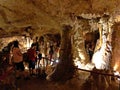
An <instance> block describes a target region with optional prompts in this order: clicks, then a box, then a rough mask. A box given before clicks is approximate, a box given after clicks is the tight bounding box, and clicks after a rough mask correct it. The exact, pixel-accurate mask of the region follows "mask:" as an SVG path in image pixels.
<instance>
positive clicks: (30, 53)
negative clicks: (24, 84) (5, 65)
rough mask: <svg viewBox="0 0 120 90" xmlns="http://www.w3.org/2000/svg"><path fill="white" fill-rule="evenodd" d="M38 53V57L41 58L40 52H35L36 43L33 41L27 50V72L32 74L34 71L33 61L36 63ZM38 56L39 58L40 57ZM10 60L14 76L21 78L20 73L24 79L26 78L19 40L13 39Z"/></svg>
mask: <svg viewBox="0 0 120 90" xmlns="http://www.w3.org/2000/svg"><path fill="white" fill-rule="evenodd" d="M37 55H39V57H41V58H42V56H41V54H40V53H39V54H37V53H36V44H35V43H33V44H32V45H31V48H29V49H28V50H27V57H28V59H29V60H28V61H29V62H28V63H29V73H30V75H34V72H35V63H36V57H37ZM41 58H40V59H41ZM12 62H13V64H14V66H15V69H16V78H21V75H22V76H23V77H24V78H25V79H26V78H28V75H26V74H25V72H24V71H25V67H24V61H23V54H22V52H21V50H20V48H19V42H18V41H14V44H13V47H12Z"/></svg>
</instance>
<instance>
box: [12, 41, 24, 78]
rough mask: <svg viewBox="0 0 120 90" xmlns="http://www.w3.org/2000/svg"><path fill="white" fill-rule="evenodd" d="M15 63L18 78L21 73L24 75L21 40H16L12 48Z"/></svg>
mask: <svg viewBox="0 0 120 90" xmlns="http://www.w3.org/2000/svg"><path fill="white" fill-rule="evenodd" d="M12 54H13V63H14V66H15V68H16V78H17V79H19V78H20V77H21V75H24V64H23V55H22V52H21V50H20V48H19V42H18V41H17V40H16V41H14V43H13V48H12Z"/></svg>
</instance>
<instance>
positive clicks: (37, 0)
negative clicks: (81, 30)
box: [0, 0, 120, 37]
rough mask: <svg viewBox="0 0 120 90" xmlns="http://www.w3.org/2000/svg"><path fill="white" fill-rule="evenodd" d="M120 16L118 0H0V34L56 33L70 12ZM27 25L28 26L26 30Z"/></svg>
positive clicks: (89, 15) (87, 16) (68, 20)
mask: <svg viewBox="0 0 120 90" xmlns="http://www.w3.org/2000/svg"><path fill="white" fill-rule="evenodd" d="M73 13H74V15H76V16H81V15H82V16H84V17H85V18H92V17H97V16H101V15H103V14H105V13H107V14H109V15H111V16H113V17H114V18H117V17H120V0H0V36H1V37H3V36H5V37H6V36H11V35H12V36H13V35H25V34H27V33H32V34H34V35H38V34H39V35H42V34H46V33H51V34H53V33H59V32H60V30H61V26H62V24H70V23H71V22H72V21H71V14H73ZM26 28H29V29H30V30H27V31H26Z"/></svg>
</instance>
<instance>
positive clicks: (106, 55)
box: [92, 24, 112, 70]
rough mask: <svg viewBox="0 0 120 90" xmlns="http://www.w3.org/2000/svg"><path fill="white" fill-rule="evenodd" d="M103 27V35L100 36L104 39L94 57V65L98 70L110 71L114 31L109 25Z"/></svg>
mask: <svg viewBox="0 0 120 90" xmlns="http://www.w3.org/2000/svg"><path fill="white" fill-rule="evenodd" d="M102 26H103V27H102V29H101V30H102V31H101V32H102V33H101V32H100V33H101V35H100V36H101V37H102V44H101V46H100V48H99V49H98V50H97V51H96V52H95V53H94V55H93V57H92V63H94V64H95V67H96V69H100V70H104V69H106V70H108V69H109V68H110V59H111V52H112V46H111V36H112V30H110V27H111V25H109V24H104V25H102ZM108 28H109V29H108ZM101 37H100V38H101ZM100 42H101V41H100Z"/></svg>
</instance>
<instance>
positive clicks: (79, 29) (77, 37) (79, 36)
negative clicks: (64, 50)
mask: <svg viewBox="0 0 120 90" xmlns="http://www.w3.org/2000/svg"><path fill="white" fill-rule="evenodd" d="M87 23H88V21H86V20H85V19H82V20H78V21H77V23H76V24H75V26H74V28H73V31H74V36H73V43H74V44H73V53H74V54H73V57H74V61H75V64H77V62H78V63H79V62H80V63H81V64H84V65H85V64H86V63H88V62H89V57H88V55H87V52H86V49H85V40H84V35H83V31H84V30H86V27H87V25H88V24H87ZM78 67H79V64H78ZM80 68H81V67H80Z"/></svg>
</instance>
